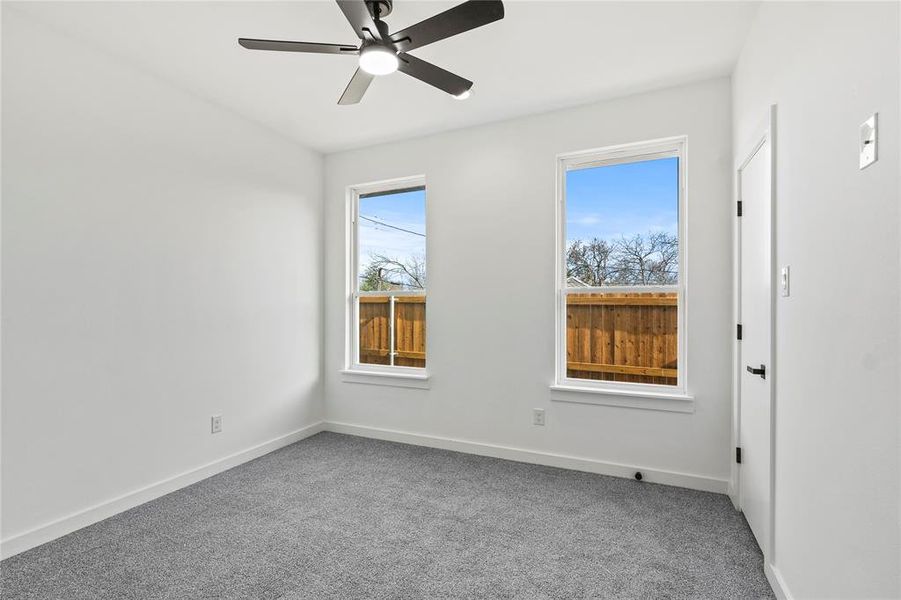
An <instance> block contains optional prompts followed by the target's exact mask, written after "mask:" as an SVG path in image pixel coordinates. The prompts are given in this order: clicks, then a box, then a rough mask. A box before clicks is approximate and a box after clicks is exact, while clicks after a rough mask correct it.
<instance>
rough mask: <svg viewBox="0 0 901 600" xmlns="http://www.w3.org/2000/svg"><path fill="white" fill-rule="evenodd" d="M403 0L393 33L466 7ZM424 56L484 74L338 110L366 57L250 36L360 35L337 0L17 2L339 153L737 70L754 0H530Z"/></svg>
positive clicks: (388, 85) (384, 85) (390, 90)
mask: <svg viewBox="0 0 901 600" xmlns="http://www.w3.org/2000/svg"><path fill="white" fill-rule="evenodd" d="M458 3H459V2H456V1H451V2H447V1H434V2H423V1H414V0H409V1H407V0H396V2H395V6H394V12H393V14H392V15H391V16H390V17H388V18H387V19H386V20H387V22H388V23H389V25H390V27H391V29H392V31H396V30H398V29H401V28H403V27H405V26H408V25H411V24H413V23H416V22H418V21H421V20H422V19H425V18H427V17H429V16H431V15H433V14H436V13H438V12H441V11H442V10H446V9H447V8H449V7H451V6H453V5H455V4H458ZM504 4H505V7H506V17H505V18H504V19H503V20H501V21H498V22H496V23H492V24H491V25H487V26H485V27H482V28H480V29H476V30H473V31H470V32H467V33H464V34H462V35H459V36H457V37H453V38H450V39H447V40H444V41H441V42H437V43H435V44H433V45H431V46H427V47H425V48H422V49H419V50H416V51H413V52H412V54H415V55H417V56H419V57H420V58H423V59H425V60H429V61H432V62H434V63H436V64H438V65H439V66H442V67H444V68H446V69H448V70H450V71H453V72H455V73H458V74H459V75H462V76H464V77H466V78H468V79H471V80H473V81H474V82H475V85H474V87H473V95H472V97H471V98H470V99H469V100H466V101H458V100H454V99H453V98H451V97H449V96H447V95H446V94H444V93H443V92H440V91H438V90H436V89H434V88H431V87H429V86H427V85H425V84H423V83H421V82H419V81H416V80H414V79H412V78H410V77H407V76H406V75H403V74H400V73H395V74H392V75H389V76H386V77H382V78H379V79H377V80H376V81H374V82H373V84H372V86H371V87H370V88H369V91H368V92H367V94H366V96H365V98H364V99H363V102H362V103H361V104H359V105H355V106H338V105H337V104H336V102H337V100H338V97H339V96H340V95H341V92H342V91H343V90H344V87H345V85H346V84H347V81H348V80H349V78H350V76H351V74H352V73H353V71H354V69H355V67H356V60H355V59H354V58H353V57H345V56H334V55H305V54H295V53H279V52H260V51H250V50H245V49H243V48H241V47H239V46H238V44H237V41H236V40H237V38H238V37H242V36H243V37H257V38H272V39H286V40H302V41H315V42H328V43H342V44H343V43H351V44H353V43H355V42H356V38H355V36H354V34H353V32H352V31H351V29H350V26H349V25H348V24H347V22H346V21H345V20H344V17H343V15H342V14H341V11H340V10H339V8H338V7H337V6H336V5H335V3H334V2H331V1H329V0H325V1H316V2H122V3H113V2H97V3H92V2H67V3H40V2H35V3H28V4H17V8H18V9H20V10H22V11H24V12H26V13H29V14H31V15H33V16H34V17H36V18H38V19H40V20H42V21H44V22H47V23H49V24H51V25H53V26H55V27H57V28H59V29H61V30H64V31H66V32H67V33H70V34H72V35H73V36H75V37H77V38H81V39H83V40H86V41H88V42H90V43H92V44H93V45H95V46H99V47H101V48H103V49H105V50H108V51H110V52H114V53H116V54H118V55H120V56H121V57H122V58H123V59H124V60H126V61H128V62H130V63H132V64H136V65H139V66H140V67H142V68H145V69H147V70H149V71H152V72H153V73H155V74H156V75H158V76H160V77H162V78H164V79H166V80H167V81H169V82H170V83H173V84H175V85H177V86H179V87H181V88H183V89H187V90H190V91H191V92H193V93H195V94H198V95H200V96H202V97H204V98H206V99H207V100H210V101H213V102H215V103H217V104H220V105H223V106H225V107H227V108H229V109H231V110H233V111H235V112H237V113H240V114H242V115H244V116H245V117H247V118H249V119H252V120H254V121H257V122H259V123H261V124H264V125H266V126H267V127H269V128H271V129H274V130H277V131H279V132H281V133H282V134H284V135H287V136H289V137H291V138H293V139H295V140H297V141H299V142H301V143H303V144H305V145H307V146H309V147H312V148H314V149H316V150H319V151H322V152H333V151H337V150H344V149H348V148H354V147H360V146H366V145H370V144H374V143H378V142H383V141H388V140H396V139H402V138H407V137H414V136H418V135H423V134H428V133H434V132H437V131H444V130H449V129H456V128H460V127H466V126H470V125H474V124H477V123H485V122H489V121H495V120H500V119H507V118H511V117H515V116H519V115H524V114H529V113H537V112H543V111H547V110H551V109H554V108H560V107H564V106H569V105H574V104H581V103H585V102H590V101H593V100H600V99H603V98H610V97H614V96H621V95H625V94H629V93H633V92H638V91H644V90H648V89H654V88H660V87H665V86H668V85H674V84H679V83H682V82H688V81H695V80H700V79H704V78H708V77H715V76H719V75H726V74H728V73H730V72H731V70H732V67H733V65H734V64H735V61H736V59H737V57H738V53H739V51H740V49H741V46H742V44H743V42H744V40H745V36H746V34H747V31H748V28H749V26H750V23H751V20H752V18H753V16H754V13H755V11H756V3H753V2H660V3H658V2H639V1H635V0H631V1H628V2H600V1H595V2H587V1H586V2H564V1H550V2H549V1H544V2H524V1H517V0H507V1H506V2H505V3H504Z"/></svg>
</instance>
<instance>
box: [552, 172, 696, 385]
mask: <svg viewBox="0 0 901 600" xmlns="http://www.w3.org/2000/svg"><path fill="white" fill-rule="evenodd" d="M565 251H566V255H565V257H564V260H565V261H566V276H567V277H566V287H567V288H569V290H571V291H570V292H569V293H568V294H567V299H566V315H565V318H566V376H567V377H569V378H575V379H591V380H603V381H616V382H626V383H646V384H656V385H677V383H678V379H677V369H678V365H677V362H678V356H679V343H678V335H677V334H678V331H677V326H678V301H679V299H678V293H677V292H676V291H674V290H665V291H664V290H661V291H660V292H653V293H650V292H647V290H646V289H643V290H638V289H635V290H634V291H630V289H629V288H630V287H634V286H642V287H644V286H661V285H665V286H674V285H677V284H678V283H679V159H678V158H675V157H673V158H662V159H655V160H646V161H639V162H630V163H622V164H614V165H606V166H600V167H588V168H582V169H573V170H569V171H567V173H566V249H565ZM609 286H618V288H619V289H617V290H611V291H610V292H603V293H598V292H587V291H586V292H584V293H582V292H579V291H578V289H579V288H587V287H609Z"/></svg>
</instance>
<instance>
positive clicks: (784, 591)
mask: <svg viewBox="0 0 901 600" xmlns="http://www.w3.org/2000/svg"><path fill="white" fill-rule="evenodd" d="M763 572H764V573H765V574H766V580H767V581H769V582H770V587H771V588H773V593H774V594H776V598H777V600H792V599H793V598H794V596H792V595H791V593H789V591H788V586H787V585H785V580H784V579H783V578H782V573H780V572H779V569H777V568H776V567H775V566H773V564H772V563H771V562H769V561H765V563H764V565H763Z"/></svg>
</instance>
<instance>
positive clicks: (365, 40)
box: [238, 0, 504, 104]
mask: <svg viewBox="0 0 901 600" xmlns="http://www.w3.org/2000/svg"><path fill="white" fill-rule="evenodd" d="M336 1H337V3H338V6H339V7H340V8H341V11H342V12H343V13H344V16H345V17H346V18H347V20H348V21H349V22H350V25H351V27H353V29H354V33H356V34H357V37H358V38H360V40H361V42H360V46H359V47H357V46H355V45H353V44H317V43H313V42H283V41H278V40H255V39H249V38H239V39H238V43H239V44H241V45H242V46H243V47H245V48H249V49H251V50H276V51H280V52H312V53H315V54H348V55H353V56H359V61H360V66H359V68H357V70H356V72H355V73H354V75H353V77H351V79H350V83H348V84H347V88H346V89H345V90H344V93H343V94H341V98H340V99H339V100H338V104H357V103H358V102H359V101H360V100H361V99H362V98H363V94H365V93H366V90H367V88H369V84H370V83H372V80H373V79H374V78H375V77H376V76H377V75H387V74H389V73H393V72H395V71H401V72H402V73H406V74H407V75H410V76H411V77H415V78H416V79H418V80H420V81H423V82H425V83H428V84H429V85H432V86H435V87H436V88H438V89H440V90H444V91H445V92H447V93H448V94H450V95H452V96H454V97H455V98H459V99H461V100H462V99H465V98H468V97H469V90H470V88H471V87H472V82H471V81H469V80H468V79H464V78H462V77H460V76H459V75H454V74H453V73H451V72H450V71H445V70H444V69H442V68H441V67H438V66H435V65H433V64H432V63H429V62H426V61H424V60H421V59H419V58H416V57H415V56H413V55H411V54H407V52H408V51H410V50H414V49H416V48H421V47H423V46H425V45H426V44H431V43H432V42H437V41H439V40H443V39H445V38H449V37H451V36H454V35H457V34H458V33H463V32H465V31H469V30H470V29H475V28H476V27H481V26H482V25H487V24H488V23H493V22H494V21H497V20H500V19H503V18H504V3H503V2H502V1H501V0H469V2H464V3H463V4H460V5H458V6H455V7H453V8H451V9H449V10H446V11H444V12H443V13H440V14H437V15H435V16H434V17H430V18H428V19H426V20H425V21H421V22H419V23H417V24H416V25H411V26H410V27H407V28H406V29H402V30H400V31H398V32H396V33H389V31H388V24H387V23H385V22H384V21H383V20H382V18H383V17H387V16H388V15H390V14H391V9H392V8H393V4H394V2H393V0H336Z"/></svg>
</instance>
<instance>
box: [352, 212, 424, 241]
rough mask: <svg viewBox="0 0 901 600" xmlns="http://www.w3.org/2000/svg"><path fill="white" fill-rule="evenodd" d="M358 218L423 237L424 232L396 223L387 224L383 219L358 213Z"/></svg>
mask: <svg viewBox="0 0 901 600" xmlns="http://www.w3.org/2000/svg"><path fill="white" fill-rule="evenodd" d="M360 218H361V219H363V220H364V221H369V222H371V223H375V224H376V225H381V226H382V227H390V228H391V229H397V230H398V231H403V232H404V233H412V234H413V235H418V236H420V237H425V234H424V233H419V232H418V231H410V230H409V229H404V228H403V227H398V226H396V225H389V224H388V223H385V222H383V221H378V220H376V219H372V218H370V217H366V216H364V215H360Z"/></svg>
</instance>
